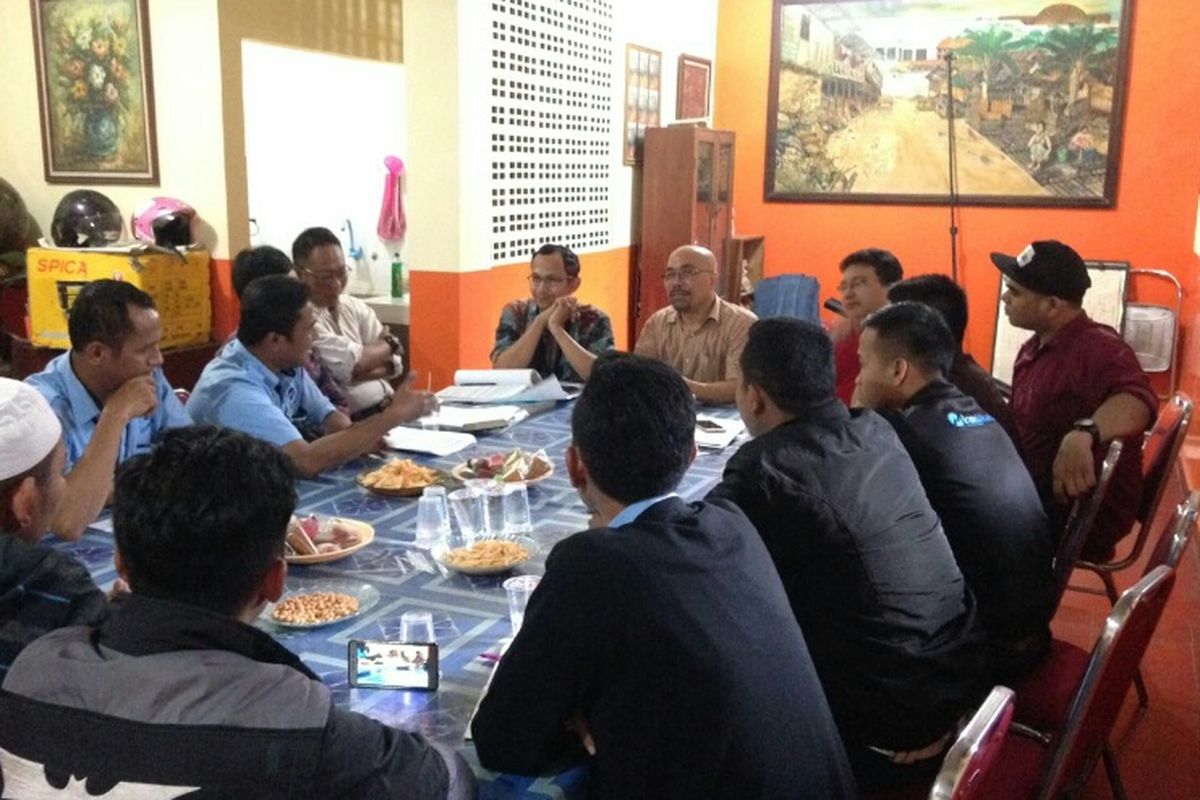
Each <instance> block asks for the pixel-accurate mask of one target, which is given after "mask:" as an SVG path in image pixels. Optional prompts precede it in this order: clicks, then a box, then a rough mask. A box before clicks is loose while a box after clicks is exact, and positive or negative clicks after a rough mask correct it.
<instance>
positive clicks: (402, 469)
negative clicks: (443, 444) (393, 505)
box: [355, 458, 449, 497]
mask: <svg viewBox="0 0 1200 800" xmlns="http://www.w3.org/2000/svg"><path fill="white" fill-rule="evenodd" d="M448 478H449V476H448V475H447V474H446V473H445V472H442V471H441V470H440V469H434V468H433V467H422V466H421V465H420V464H418V463H416V462H415V461H413V460H412V459H411V458H394V459H392V460H391V461H389V462H387V463H386V464H384V465H383V466H382V467H379V468H378V469H371V470H365V471H363V472H360V473H359V474H358V476H357V477H356V478H355V480H356V481H357V482H358V485H359V486H362V487H363V488H364V489H368V490H370V491H372V492H375V493H376V494H382V495H387V496H389V497H413V496H415V495H419V494H420V493H421V492H423V491H425V487H426V486H432V485H434V484H436V483H445V482H446V480H447V479H448Z"/></svg>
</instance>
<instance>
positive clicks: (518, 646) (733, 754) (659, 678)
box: [472, 355, 856, 800]
mask: <svg viewBox="0 0 1200 800" xmlns="http://www.w3.org/2000/svg"><path fill="white" fill-rule="evenodd" d="M692 405H693V404H692V397H691V394H690V393H689V392H688V390H687V387H686V386H685V385H684V382H683V381H682V380H681V379H680V377H679V375H678V374H677V373H676V372H675V371H674V370H672V369H671V368H669V367H667V366H665V365H663V364H660V363H658V362H655V361H651V360H647V359H644V358H639V357H637V356H615V355H614V356H605V357H604V358H601V359H599V360H598V361H597V362H596V365H595V368H594V369H593V370H592V377H591V380H589V381H588V384H587V386H586V387H585V388H584V390H583V394H582V395H581V396H580V398H579V400H578V401H577V404H576V407H575V411H574V413H573V416H572V420H571V428H572V443H571V446H570V447H569V448H568V449H567V456H566V458H567V470H568V472H569V474H570V477H571V483H572V484H573V485H574V486H575V488H576V490H577V491H578V492H579V495H580V497H581V498H582V500H583V502H584V504H585V505H586V506H587V507H588V509H589V510H590V511H591V513H592V519H591V524H592V528H591V529H590V530H587V531H584V532H582V533H577V534H575V535H574V536H571V537H569V538H567V539H565V540H563V541H562V542H560V543H559V544H558V545H556V546H555V548H554V550H553V551H552V552H551V553H550V556H549V558H548V559H547V560H546V575H545V577H544V578H542V581H541V584H540V585H539V586H538V588H537V589H536V590H535V591H534V593H533V597H532V598H530V601H529V606H528V608H527V609H526V612H525V621H524V623H523V624H522V626H521V629H520V632H519V633H518V634H517V637H516V639H515V640H514V641H513V643H512V646H511V647H510V648H509V649H508V652H507V653H506V654H505V656H504V658H503V659H502V660H501V661H500V664H499V665H498V666H497V667H496V674H495V676H494V679H493V681H492V685H491V689H490V690H489V691H488V693H487V695H486V696H485V697H484V699H483V702H482V704H481V706H480V709H479V713H478V715H477V716H476V718H475V722H474V726H473V729H472V730H473V733H474V739H475V747H476V749H477V751H478V753H479V758H480V761H481V762H482V763H483V764H484V766H486V767H488V768H489V769H497V770H502V771H505V772H516V773H522V774H535V773H537V772H540V771H544V770H546V769H548V768H551V767H552V766H554V765H556V764H558V763H561V761H562V760H564V759H567V758H570V757H572V756H582V755H583V753H584V749H582V748H581V747H580V744H581V742H582V744H583V748H586V750H587V751H588V752H590V753H592V755H593V756H594V758H593V759H592V773H591V778H590V782H589V790H590V793H591V796H594V797H599V798H621V800H636V799H637V798H650V797H653V798H688V800H701V799H702V798H731V797H739V798H740V797H748V798H749V797H753V798H760V800H761V799H765V798H809V797H811V798H840V797H854V796H856V793H855V789H854V782H853V779H852V778H851V776H850V774H849V770H848V769H847V766H846V758H845V754H844V753H843V751H842V746H841V743H840V742H839V741H838V736H837V730H836V728H835V727H834V725H833V720H832V719H831V718H830V714H829V707H828V705H827V704H826V702H825V698H824V697H823V696H822V693H821V688H820V685H819V684H818V682H817V676H816V673H815V672H814V670H813V665H812V661H811V660H810V658H809V655H808V651H807V648H806V647H805V644H804V637H803V636H802V635H801V633H800V631H799V629H798V628H797V627H796V623H795V619H794V618H793V617H792V613H791V610H790V609H789V608H788V605H787V596H786V595H785V594H784V592H783V587H781V586H780V585H779V577H778V575H776V573H775V570H774V568H773V567H772V565H771V560H770V558H769V557H768V555H767V552H766V550H765V549H764V548H763V546H762V543H761V542H760V541H759V540H758V537H756V536H755V535H754V531H753V529H752V528H751V527H750V523H749V522H748V521H747V520H746V518H745V516H743V515H742V514H741V512H739V511H738V510H737V509H736V508H734V507H733V506H732V505H731V504H729V503H724V502H715V503H707V502H705V503H686V502H684V501H683V500H681V499H680V498H679V497H678V496H676V495H675V494H674V493H673V489H674V488H675V486H676V485H677V484H678V483H679V480H680V479H681V478H682V477H683V474H684V472H686V470H687V468H688V466H689V465H690V464H691V462H692V459H693V458H694V457H695V452H696V448H695V443H694V439H693V434H694V428H695V421H696V418H695V412H694V411H693V408H692ZM631 448H636V449H637V450H638V455H637V457H636V458H631V456H630V453H631Z"/></svg>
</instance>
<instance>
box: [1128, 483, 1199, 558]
mask: <svg viewBox="0 0 1200 800" xmlns="http://www.w3.org/2000/svg"><path fill="white" fill-rule="evenodd" d="M1198 512H1200V492H1192V493H1191V494H1189V495H1188V496H1187V499H1185V500H1184V501H1183V502H1182V503H1180V504H1179V505H1178V506H1176V508H1175V516H1174V517H1172V518H1171V524H1170V525H1168V526H1167V527H1166V529H1165V530H1163V533H1162V536H1160V537H1159V539H1158V544H1156V545H1155V546H1154V552H1152V553H1151V554H1150V558H1149V559H1148V560H1147V561H1146V571H1145V572H1144V573H1142V574H1143V575H1145V574H1148V573H1149V572H1150V571H1151V570H1153V569H1154V568H1155V567H1162V566H1167V567H1170V568H1171V569H1178V567H1179V561H1180V559H1182V558H1183V551H1184V550H1186V549H1187V545H1188V542H1189V541H1191V538H1192V533H1193V532H1194V531H1195V530H1196V516H1197V513H1198Z"/></svg>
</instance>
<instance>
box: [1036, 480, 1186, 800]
mask: <svg viewBox="0 0 1200 800" xmlns="http://www.w3.org/2000/svg"><path fill="white" fill-rule="evenodd" d="M1183 492H1184V490H1183V486H1182V482H1179V483H1177V484H1176V485H1175V486H1174V487H1172V488H1171V489H1168V494H1169V496H1168V497H1166V498H1165V499H1164V502H1163V509H1162V513H1161V514H1160V515H1159V519H1158V520H1157V521H1156V523H1155V526H1154V528H1153V529H1152V532H1151V542H1150V544H1151V545H1153V543H1154V537H1156V536H1157V535H1158V532H1159V531H1160V530H1161V529H1162V526H1163V525H1165V524H1167V521H1168V520H1169V515H1170V514H1172V513H1173V512H1174V509H1175V504H1176V503H1177V502H1178V501H1179V500H1181V499H1182V498H1183ZM1197 544H1198V542H1197V541H1193V542H1192V543H1191V545H1190V546H1189V550H1188V552H1187V553H1186V554H1185V555H1184V559H1183V563H1182V564H1181V565H1180V569H1179V574H1178V576H1177V579H1176V584H1175V589H1174V591H1173V593H1172V595H1171V598H1170V601H1169V602H1168V605H1167V608H1166V611H1165V612H1164V614H1163V618H1162V621H1161V622H1160V623H1159V627H1158V630H1157V631H1156V632H1155V635H1154V640H1153V641H1152V642H1151V644H1150V649H1149V650H1148V651H1147V652H1146V657H1145V660H1144V661H1143V662H1142V674H1143V676H1145V679H1146V685H1147V687H1148V689H1149V692H1150V707H1149V709H1147V710H1145V711H1142V710H1140V709H1139V707H1138V704H1137V696H1136V695H1135V693H1134V692H1133V690H1132V689H1131V690H1130V692H1129V696H1128V697H1126V698H1125V704H1124V706H1123V707H1122V709H1121V715H1120V717H1119V718H1118V719H1117V724H1116V727H1115V729H1114V731H1113V735H1112V745H1113V749H1114V751H1115V752H1116V754H1117V761H1118V764H1119V765H1120V769H1121V775H1122V777H1123V778H1124V781H1125V788H1126V790H1127V792H1128V794H1129V797H1130V798H1131V800H1140V799H1141V798H1200V666H1198V665H1200V547H1197ZM1147 549H1150V548H1149V547H1148V548H1147ZM1141 574H1142V565H1141V564H1138V565H1136V566H1135V567H1134V568H1133V569H1131V570H1129V571H1128V572H1126V573H1124V574H1121V575H1118V576H1117V588H1118V589H1120V590H1124V589H1125V588H1126V587H1128V586H1129V585H1130V584H1132V583H1133V582H1135V581H1136V580H1137V578H1139V577H1140V576H1141ZM1072 583H1073V584H1074V585H1081V586H1096V587H1099V586H1100V583H1099V580H1098V579H1097V578H1096V576H1095V575H1092V574H1090V573H1084V572H1079V571H1076V573H1075V575H1074V579H1073V581H1072ZM1108 611H1109V606H1108V601H1107V599H1106V598H1104V597H1097V596H1094V595H1089V594H1084V593H1082V592H1075V591H1068V592H1067V595H1066V597H1065V598H1064V599H1063V604H1062V607H1061V608H1060V609H1059V612H1058V616H1057V617H1055V620H1054V625H1053V627H1054V633H1055V635H1056V636H1057V637H1059V638H1061V639H1065V640H1067V641H1070V642H1073V643H1075V644H1077V645H1079V646H1081V647H1083V648H1085V649H1088V650H1091V648H1092V646H1093V645H1094V644H1095V641H1096V637H1097V636H1098V635H1099V633H1100V628H1101V625H1102V624H1103V622H1104V618H1105V615H1106V614H1107V613H1108ZM1080 796H1081V797H1082V798H1085V799H1086V800H1108V798H1110V797H1111V796H1112V795H1111V794H1110V792H1109V788H1108V782H1107V779H1106V778H1105V776H1104V770H1103V768H1097V770H1096V772H1095V774H1093V775H1092V777H1091V780H1090V781H1089V782H1088V785H1087V787H1086V789H1085V791H1084V792H1083V793H1082V794H1081V795H1080Z"/></svg>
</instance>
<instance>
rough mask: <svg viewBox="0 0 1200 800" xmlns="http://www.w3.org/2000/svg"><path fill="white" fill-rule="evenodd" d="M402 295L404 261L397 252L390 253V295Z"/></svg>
mask: <svg viewBox="0 0 1200 800" xmlns="http://www.w3.org/2000/svg"><path fill="white" fill-rule="evenodd" d="M403 296H404V262H403V261H401V260H400V254H399V253H392V297H403Z"/></svg>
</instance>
